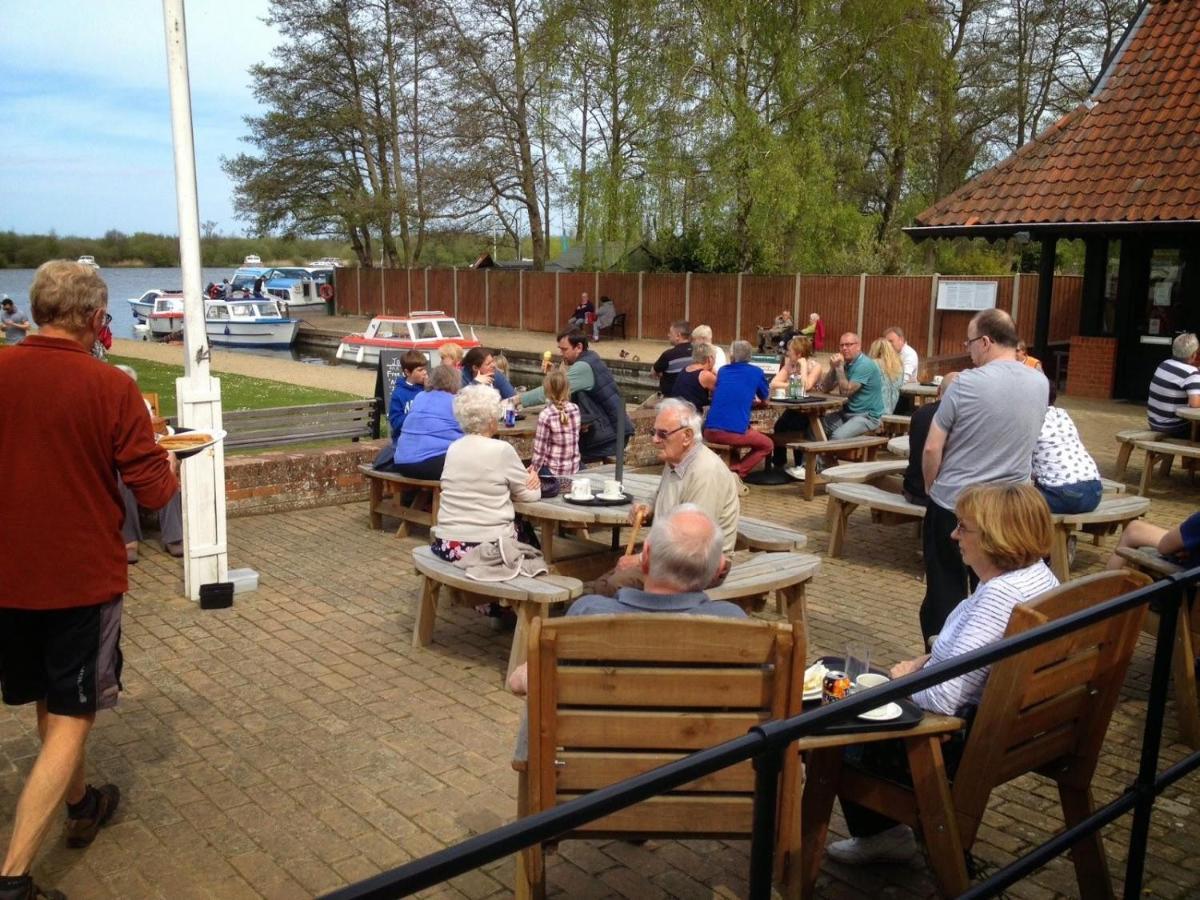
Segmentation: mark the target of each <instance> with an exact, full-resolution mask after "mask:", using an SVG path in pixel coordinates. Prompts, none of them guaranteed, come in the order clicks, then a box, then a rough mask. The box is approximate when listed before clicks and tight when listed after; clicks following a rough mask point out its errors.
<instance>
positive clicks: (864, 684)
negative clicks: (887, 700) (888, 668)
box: [855, 672, 891, 691]
mask: <svg viewBox="0 0 1200 900" xmlns="http://www.w3.org/2000/svg"><path fill="white" fill-rule="evenodd" d="M889 681H891V679H890V678H888V677H887V676H886V675H881V674H880V673H879V672H864V673H863V674H862V675H859V676H858V678H857V679H856V680H855V684H857V685H858V686H859V687H860V688H862V689H863V690H864V691H865V690H866V689H867V688H873V687H879V686H880V685H881V684H887V683H888V682H889Z"/></svg>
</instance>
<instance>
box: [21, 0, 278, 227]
mask: <svg viewBox="0 0 1200 900" xmlns="http://www.w3.org/2000/svg"><path fill="white" fill-rule="evenodd" d="M267 9H268V2H267V0H185V14H186V21H187V37H188V56H189V70H190V76H191V94H192V121H193V128H194V133H195V142H196V172H197V184H198V190H199V204H200V221H201V222H204V221H206V220H211V221H215V222H216V223H217V226H218V227H217V230H218V231H219V232H220V233H222V234H241V233H243V232H244V230H245V223H243V222H241V221H239V220H238V219H236V218H235V216H234V212H233V188H232V185H231V184H230V182H229V179H227V178H226V177H225V175H224V173H223V172H222V171H221V157H222V156H233V155H235V154H237V153H240V152H243V151H245V150H246V149H247V145H246V144H245V143H243V142H242V141H241V138H242V137H243V136H244V135H245V134H246V133H247V132H246V128H245V126H244V124H243V118H244V117H245V116H247V115H253V114H255V113H256V112H258V111H259V107H258V105H257V104H256V102H255V100H254V96H253V93H252V91H251V88H250V76H249V74H248V71H247V70H248V69H249V67H250V66H251V65H253V64H254V63H257V62H263V61H265V60H267V59H268V58H269V57H270V53H271V50H272V49H273V47H274V46H275V45H276V44H278V43H279V42H280V41H279V36H278V33H277V32H276V31H275V30H274V29H273V28H269V27H268V26H267V25H266V24H264V22H263V19H264V18H265V16H266V14H267ZM166 56H167V54H166V39H165V37H164V30H163V11H162V2H161V0H33V2H30V0H0V231H16V232H19V233H23V234H30V233H46V232H49V231H51V230H53V231H55V232H57V233H58V234H59V235H60V236H66V235H77V236H82V237H99V236H101V235H103V234H104V232H106V231H108V230H109V229H112V228H115V229H118V230H119V231H123V232H126V233H133V232H135V231H149V232H154V233H161V234H177V233H178V231H179V220H178V218H177V211H176V205H175V171H174V157H173V149H172V139H171V112H170V96H169V94H168V89H167V62H166Z"/></svg>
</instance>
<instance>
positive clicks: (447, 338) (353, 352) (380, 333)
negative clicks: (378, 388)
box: [336, 309, 479, 366]
mask: <svg viewBox="0 0 1200 900" xmlns="http://www.w3.org/2000/svg"><path fill="white" fill-rule="evenodd" d="M442 344H458V345H459V346H460V347H462V348H463V349H464V350H469V349H471V348H472V347H478V346H479V341H478V340H477V339H476V337H475V335H474V333H472V334H471V336H470V337H469V338H468V337H465V336H464V335H463V330H462V328H461V327H460V326H459V324H458V321H457V320H456V319H455V318H454V316H448V315H446V314H445V313H444V312H442V311H441V310H440V309H419V310H415V311H413V312H411V313H409V314H408V315H407V316H376V317H375V318H373V319H372V320H371V324H370V325H368V326H367V330H366V331H364V332H362V333H361V334H348V335H346V336H345V337H344V338H342V341H341V343H340V344H338V348H337V354H336V355H337V358H338V359H340V360H342V361H344V362H352V363H356V364H357V365H360V366H376V365H379V351H380V350H422V351H424V353H425V355H426V356H427V357H429V358H430V359H431V360H432V358H433V354H434V353H435V352H436V351H437V349H438V347H440V346H442Z"/></svg>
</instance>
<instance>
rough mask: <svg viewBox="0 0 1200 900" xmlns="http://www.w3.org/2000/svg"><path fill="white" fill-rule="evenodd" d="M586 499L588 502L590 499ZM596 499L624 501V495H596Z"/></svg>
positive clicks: (617, 492)
mask: <svg viewBox="0 0 1200 900" xmlns="http://www.w3.org/2000/svg"><path fill="white" fill-rule="evenodd" d="M587 499H588V500H590V499H592V498H591V497H588V498H587ZM596 499H598V500H624V499H625V495H624V494H623V493H622V492H621V491H615V492H614V493H611V494H596Z"/></svg>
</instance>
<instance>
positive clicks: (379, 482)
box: [358, 465, 442, 537]
mask: <svg viewBox="0 0 1200 900" xmlns="http://www.w3.org/2000/svg"><path fill="white" fill-rule="evenodd" d="M358 471H359V472H361V473H362V475H363V477H365V478H366V479H367V483H368V484H369V485H370V487H371V496H370V497H369V498H368V500H367V504H368V505H367V509H368V511H369V514H370V517H371V528H372V530H374V531H379V530H381V529H382V528H383V517H384V516H391V517H392V518H393V519H399V520H400V527H399V528H397V529H396V537H404V536H405V535H407V534H408V526H409V525H410V524H414V523H415V524H417V525H424V526H426V527H427V528H432V527H433V526H434V525H436V524H437V516H438V507H439V506H440V505H441V502H442V483H441V482H440V481H426V480H425V479H423V478H406V477H405V476H403V475H401V474H400V473H398V472H380V471H378V470H377V469H375V468H373V467H371V466H369V465H361V466H359V467H358ZM403 493H408V494H410V497H409V500H408V502H407V503H405V502H404V500H403V498H402V494H403Z"/></svg>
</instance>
